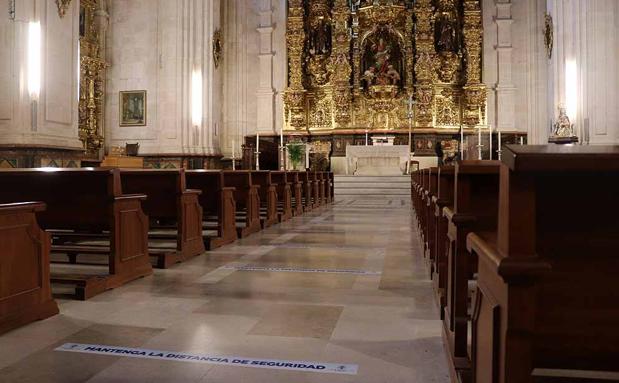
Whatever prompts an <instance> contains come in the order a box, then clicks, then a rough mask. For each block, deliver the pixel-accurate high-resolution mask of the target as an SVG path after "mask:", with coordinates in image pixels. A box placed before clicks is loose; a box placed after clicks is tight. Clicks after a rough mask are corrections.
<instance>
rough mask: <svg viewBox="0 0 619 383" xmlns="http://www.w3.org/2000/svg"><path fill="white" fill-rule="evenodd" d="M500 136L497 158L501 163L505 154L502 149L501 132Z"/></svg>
mask: <svg viewBox="0 0 619 383" xmlns="http://www.w3.org/2000/svg"><path fill="white" fill-rule="evenodd" d="M498 135H499V137H498V138H499V150H497V151H496V152H497V158H498V160H499V161H500V160H501V153H503V149H502V148H501V131H499V133H498Z"/></svg>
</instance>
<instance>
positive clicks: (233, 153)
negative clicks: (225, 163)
mask: <svg viewBox="0 0 619 383" xmlns="http://www.w3.org/2000/svg"><path fill="white" fill-rule="evenodd" d="M234 146H235V145H234V139H232V170H236V155H235V149H234Z"/></svg>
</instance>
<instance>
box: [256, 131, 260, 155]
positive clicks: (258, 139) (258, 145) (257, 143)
mask: <svg viewBox="0 0 619 383" xmlns="http://www.w3.org/2000/svg"><path fill="white" fill-rule="evenodd" d="M259 147H260V133H258V132H256V152H258V148H259Z"/></svg>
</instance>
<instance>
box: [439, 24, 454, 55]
mask: <svg viewBox="0 0 619 383" xmlns="http://www.w3.org/2000/svg"><path fill="white" fill-rule="evenodd" d="M439 28H440V29H439V36H438V41H437V48H438V49H437V50H438V51H439V52H455V51H456V30H455V29H454V27H453V25H452V23H451V21H450V20H449V19H448V18H444V19H443V20H442V21H441V23H440V27H439Z"/></svg>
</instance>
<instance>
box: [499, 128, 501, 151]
mask: <svg viewBox="0 0 619 383" xmlns="http://www.w3.org/2000/svg"><path fill="white" fill-rule="evenodd" d="M499 151H501V131H499Z"/></svg>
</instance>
